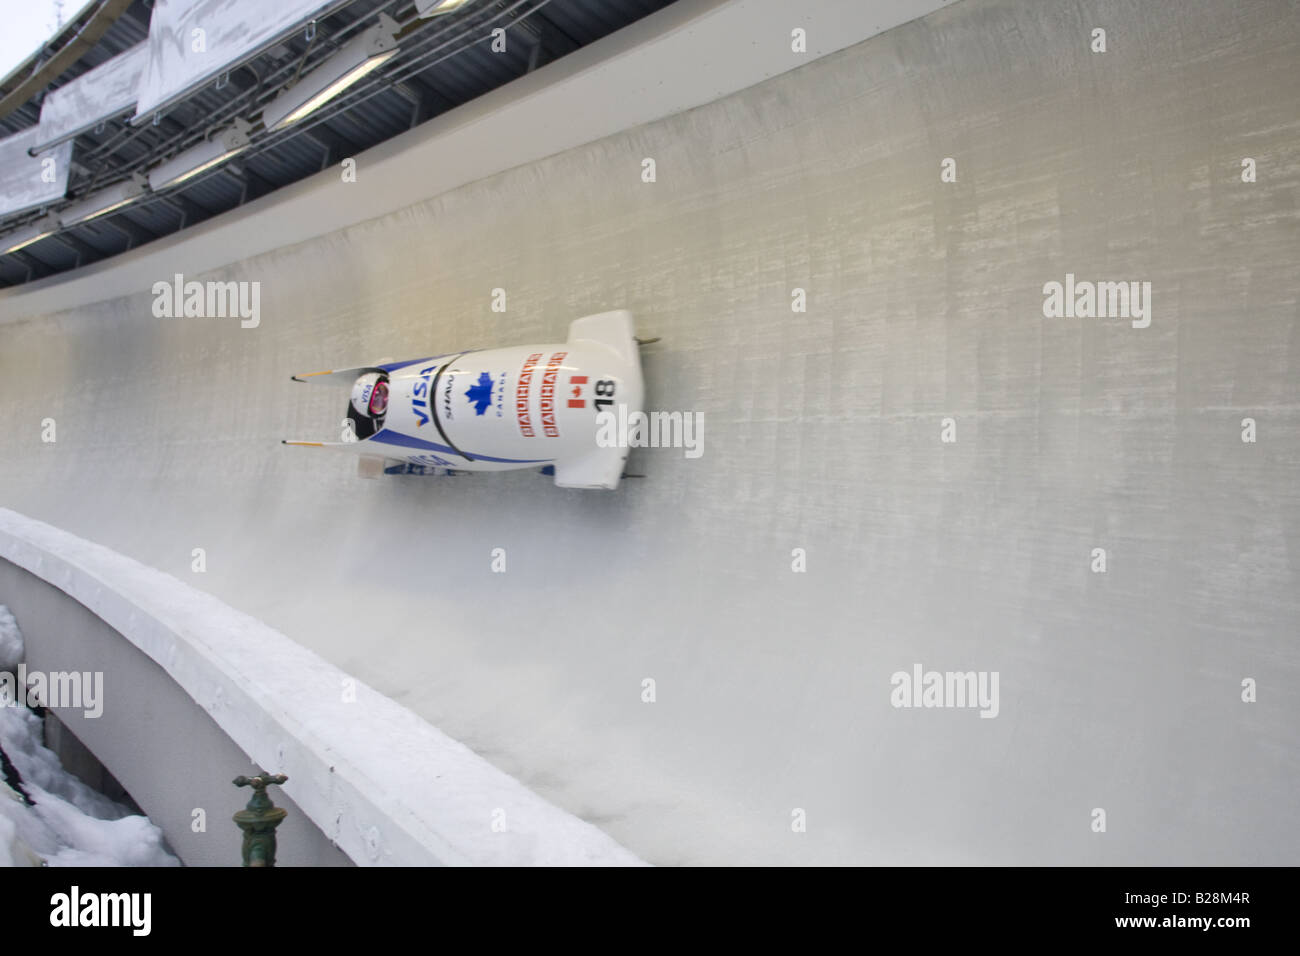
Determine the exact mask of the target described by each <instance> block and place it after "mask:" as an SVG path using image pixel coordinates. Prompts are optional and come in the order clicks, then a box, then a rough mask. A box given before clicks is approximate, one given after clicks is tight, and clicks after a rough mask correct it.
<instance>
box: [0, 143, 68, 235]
mask: <svg viewBox="0 0 1300 956" xmlns="http://www.w3.org/2000/svg"><path fill="white" fill-rule="evenodd" d="M39 129H40V128H39V127H36V126H33V127H32V128H31V129H27V130H23V132H21V133H18V134H16V135H14V136H10V137H8V138H7V139H0V216H7V215H9V214H10V213H14V212H22V211H23V210H25V209H34V208H36V207H37V206H44V205H45V204H46V203H50V202H54V201H55V200H57V199H62V198H63V195H64V193H66V192H67V191H68V167H69V166H70V165H71V159H72V143H71V142H70V141H69V142H67V143H64V144H63V145H62V146H56V147H54V148H53V149H51V150H48V151H46V152H44V153H42V154H40V155H39V156H30V155H28V153H27V151H28V150H29V149H31V148H32V147H33V146H35V145H36V140H37V136H38V132H39Z"/></svg>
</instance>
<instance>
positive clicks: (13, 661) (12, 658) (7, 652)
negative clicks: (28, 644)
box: [0, 604, 23, 671]
mask: <svg viewBox="0 0 1300 956" xmlns="http://www.w3.org/2000/svg"><path fill="white" fill-rule="evenodd" d="M22 659H23V634H22V631H20V630H18V622H17V621H15V620H14V616H13V614H11V613H10V612H9V608H7V607H5V606H4V605H3V604H0V671H16V670H18V665H19V664H20V663H21V662H22Z"/></svg>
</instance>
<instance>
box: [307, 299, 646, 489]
mask: <svg viewBox="0 0 1300 956" xmlns="http://www.w3.org/2000/svg"><path fill="white" fill-rule="evenodd" d="M293 378H294V381H298V382H331V383H337V384H345V383H350V384H351V386H352V395H351V399H350V401H349V402H348V407H347V418H346V421H345V423H344V428H343V440H342V441H337V442H317V441H286V442H285V444H286V445H307V446H312V447H317V448H334V449H338V450H340V451H346V452H350V453H352V454H355V455H359V456H360V457H361V459H362V471H363V472H364V471H365V470H366V469H367V468H369V469H371V470H372V471H373V472H376V473H377V472H378V471H379V470H384V471H387V472H389V473H419V474H445V473H448V472H466V471H507V470H510V469H516V468H538V467H547V466H551V467H553V468H554V471H555V483H556V484H557V485H559V486H560V487H561V488H607V489H613V488H617V487H618V483H619V479H620V478H621V477H622V475H623V467H624V463H625V462H626V460H627V454H628V449H627V447H626V445H625V444H623V445H613V444H610V445H608V447H606V445H603V444H601V443H600V442H598V441H597V432H598V423H597V418H596V416H597V415H598V414H599V413H600V412H602V411H609V412H614V411H615V410H616V409H617V407H618V406H620V405H621V406H624V407H625V408H626V409H627V412H628V413H631V412H640V411H642V410H643V409H642V403H643V401H644V391H645V388H644V382H643V379H642V375H641V356H640V354H639V353H638V341H637V339H636V337H635V334H634V330H633V325H632V315H631V313H629V312H626V311H617V312H603V313H601V314H599V315H589V316H587V317H586V318H582V319H578V320H576V321H575V322H573V323H572V324H571V325H570V326H569V339H568V341H567V342H563V343H559V344H552V345H521V346H515V347H513V348H502V349H481V350H473V351H466V352H455V353H450V354H447V355H436V356H430V357H428V358H421V359H411V360H407V361H401V362H392V361H383V362H379V363H376V364H374V365H362V366H357V367H355V368H347V369H335V370H330V371H325V372H313V373H309V374H304V375H295V376H293ZM385 466H387V467H385Z"/></svg>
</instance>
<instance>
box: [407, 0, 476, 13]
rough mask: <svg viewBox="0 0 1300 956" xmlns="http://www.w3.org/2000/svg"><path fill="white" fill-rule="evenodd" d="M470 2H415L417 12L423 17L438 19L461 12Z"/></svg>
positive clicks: (460, 0)
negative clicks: (438, 17) (437, 17)
mask: <svg viewBox="0 0 1300 956" xmlns="http://www.w3.org/2000/svg"><path fill="white" fill-rule="evenodd" d="M467 3H469V0H415V11H416V12H417V13H418V14H419V15H420V16H421V17H436V16H441V15H442V14H444V13H452V12H454V11H456V10H459V9H460V8H461V7H463V6H465V4H467Z"/></svg>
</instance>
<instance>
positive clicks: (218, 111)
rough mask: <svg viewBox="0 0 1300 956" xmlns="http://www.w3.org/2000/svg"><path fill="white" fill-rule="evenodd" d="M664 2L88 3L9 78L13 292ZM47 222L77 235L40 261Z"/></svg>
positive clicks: (205, 215)
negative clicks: (37, 222) (16, 96)
mask: <svg viewBox="0 0 1300 956" xmlns="http://www.w3.org/2000/svg"><path fill="white" fill-rule="evenodd" d="M671 2H672V0H276V2H274V3H269V2H266V0H90V2H89V3H88V4H87V6H86V7H85V9H84V10H83V11H81V12H80V13H79V14H78V15H77V16H76V17H75V18H74V23H73V24H72V25H71V26H69V27H67V28H65V29H64V30H62V31H60V33H59V34H58V35H57V36H56V37H55V38H54V39H52V40H51V41H50V42H49V43H48V44H46V46H45V47H44V48H43V49H42V50H41V51H37V53H35V54H33V56H32V57H31V58H29V61H28V62H26V63H25V64H23V65H22V66H21V67H20V68H19V69H18V70H16V71H15V72H14V74H13V75H11V76H9V77H5V78H0V98H4V97H12V96H13V95H14V91H16V90H19V89H23V90H26V91H27V93H26V95H25V96H24V97H23V98H22V99H21V100H20V101H18V102H16V103H15V104H14V108H13V110H12V111H11V112H10V113H9V115H7V116H6V115H5V114H4V111H3V110H2V109H0V250H4V249H6V248H8V247H11V246H12V247H18V248H19V251H17V252H16V253H13V254H9V253H6V252H4V251H0V287H3V286H6V285H11V284H17V283H24V282H29V281H33V280H38V279H41V278H44V277H46V276H48V275H51V274H52V273H57V272H62V271H66V270H69V269H76V268H79V267H82V266H86V265H89V264H91V263H95V262H97V261H99V260H101V259H104V258H105V257H108V256H113V255H117V254H119V253H122V252H125V251H126V250H128V249H133V248H136V247H137V246H139V245H142V244H146V243H149V242H151V241H154V240H157V239H160V238H161V237H164V236H167V235H169V234H171V233H174V232H176V231H178V230H181V229H186V228H189V227H192V226H194V225H196V224H198V223H201V222H203V221H205V220H207V219H210V218H212V217H213V216H216V215H219V214H220V213H222V212H225V211H227V210H230V209H233V208H235V207H236V206H239V205H242V204H243V203H246V202H251V201H253V200H255V199H257V198H258V197H260V196H263V195H265V194H266V193H268V192H271V191H273V190H275V189H278V188H280V187H282V186H285V185H288V184H289V183H293V182H296V181H298V180H301V179H303V178H304V177H307V176H310V175H311V174H313V173H316V172H319V171H320V170H321V169H323V168H324V167H326V166H329V165H333V164H335V163H338V162H340V161H341V160H343V159H345V158H347V157H350V156H356V155H358V154H360V153H362V152H363V151H365V150H366V149H369V148H370V147H372V146H375V145H376V144H378V143H381V142H383V141H385V140H387V139H390V138H392V137H394V136H397V135H398V134H400V133H403V132H405V131H407V130H409V129H411V128H412V127H414V126H417V125H418V124H420V123H424V122H426V121H428V120H430V119H432V118H433V117H435V116H438V115H440V114H443V113H446V112H447V111H449V110H453V109H455V108H456V107H458V106H460V105H461V104H464V103H467V102H469V101H470V100H473V99H475V98H476V97H479V96H482V95H483V94H484V93H487V92H489V91H491V90H493V89H496V88H497V87H499V86H501V85H503V84H505V83H509V82H511V81H512V80H515V79H517V78H519V77H522V76H523V75H524V74H526V73H529V72H531V71H533V70H536V69H539V68H544V67H546V66H547V65H548V64H549V63H550V62H552V61H553V60H556V59H559V58H561V57H564V56H566V55H568V54H569V53H572V52H574V51H575V50H578V49H580V48H582V47H583V46H586V45H587V44H589V43H592V42H594V41H596V40H599V39H601V38H602V37H604V36H606V35H607V34H609V33H612V32H614V31H615V30H618V29H619V28H621V27H623V26H626V25H628V24H630V23H633V22H634V21H636V20H639V19H641V18H642V17H644V16H646V15H648V14H651V13H654V12H655V11H657V10H659V9H661V8H662V7H665V6H668V5H669V4H670V3H671ZM96 31H98V32H96ZM101 34H102V35H101ZM92 36H94V37H98V39H97V41H96V42H94V43H93V44H91V45H90V46H87V45H86V43H85V42H84V41H86V40H88V39H89V38H91V37H92ZM499 39H504V42H500V43H498V40H499ZM72 50H79V51H81V52H80V53H79V54H78V55H76V56H72V57H71V59H69V56H70V53H69V51H72ZM52 64H53V65H52ZM56 67H57V68H56ZM235 157H238V162H237V163H233V164H230V165H226V166H225V167H224V169H223V170H222V171H221V172H215V170H216V169H217V168H219V167H222V166H223V164H226V163H227V162H228V161H229V160H231V159H232V158H235ZM47 214H53V215H52V218H43V217H46V216H47ZM37 218H41V219H42V223H43V225H42V226H41V227H40V228H36V227H35V226H34V224H33V220H35V219H37ZM50 223H57V226H56V229H57V231H59V232H61V233H67V235H61V236H60V237H59V239H60V241H58V242H48V243H40V244H39V245H35V243H36V242H38V241H39V238H41V237H44V236H46V235H49V233H50V230H49V229H47V228H45V226H46V225H48V224H50Z"/></svg>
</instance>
